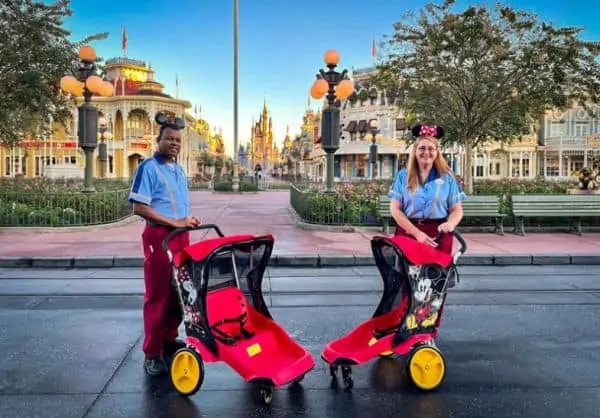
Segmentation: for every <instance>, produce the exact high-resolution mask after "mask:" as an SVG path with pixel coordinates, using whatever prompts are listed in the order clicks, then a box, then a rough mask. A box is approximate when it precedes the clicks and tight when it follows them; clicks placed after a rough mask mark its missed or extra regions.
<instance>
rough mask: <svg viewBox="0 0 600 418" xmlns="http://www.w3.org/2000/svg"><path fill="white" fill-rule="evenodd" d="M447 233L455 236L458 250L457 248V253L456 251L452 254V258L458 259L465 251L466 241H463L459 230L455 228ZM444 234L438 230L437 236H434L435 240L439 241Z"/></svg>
mask: <svg viewBox="0 0 600 418" xmlns="http://www.w3.org/2000/svg"><path fill="white" fill-rule="evenodd" d="M449 234H452V235H454V236H455V237H456V240H457V241H458V243H459V244H460V250H458V253H456V255H455V256H454V260H458V258H459V257H460V256H462V255H463V254H464V253H466V252H467V242H466V241H465V239H464V238H463V237H462V235H461V234H460V232H458V231H457V230H454V231H452V232H449ZM443 235H444V233H443V232H440V233H439V234H438V235H437V237H435V241H437V242H439V241H440V239H441V238H442V236H443Z"/></svg>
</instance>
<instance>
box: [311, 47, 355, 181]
mask: <svg viewBox="0 0 600 418" xmlns="http://www.w3.org/2000/svg"><path fill="white" fill-rule="evenodd" d="M324 59H325V65H326V66H327V68H328V71H324V70H323V69H320V70H319V73H318V74H317V80H316V81H315V82H314V83H313V85H312V87H311V89H310V95H311V97H312V98H313V99H317V100H320V99H322V98H323V97H325V99H326V101H327V102H326V106H325V107H324V109H323V112H322V117H321V137H322V141H321V146H322V148H323V150H324V151H325V152H326V153H327V188H326V191H328V192H333V191H334V190H335V188H334V184H333V183H334V181H333V179H334V171H333V165H334V158H333V154H334V153H335V152H336V151H337V150H338V149H339V147H340V104H341V101H342V100H345V99H347V98H348V97H349V96H350V95H351V94H352V93H354V83H353V82H352V81H351V80H350V79H349V78H348V71H347V70H343V71H342V72H341V73H340V72H338V71H336V70H335V68H336V67H337V65H338V64H339V62H340V54H338V52H337V51H334V50H329V51H327V52H326V53H325V56H324Z"/></svg>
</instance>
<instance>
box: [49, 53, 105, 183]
mask: <svg viewBox="0 0 600 418" xmlns="http://www.w3.org/2000/svg"><path fill="white" fill-rule="evenodd" d="M95 61H96V51H94V48H92V47H91V46H88V45H84V46H82V47H81V48H80V49H79V62H78V63H77V64H76V65H75V67H74V68H73V69H72V73H73V75H66V76H64V77H63V78H62V79H61V80H60V87H61V89H62V90H63V91H64V92H65V93H69V94H72V95H74V96H78V97H81V96H83V104H82V105H81V106H79V109H78V110H79V126H78V131H77V136H78V140H79V146H80V147H81V149H82V150H83V152H84V153H85V174H84V188H83V190H82V191H83V192H87V193H89V192H94V191H95V189H94V185H93V177H94V176H93V171H92V170H93V167H94V150H95V149H96V146H97V144H98V110H97V109H96V107H95V106H94V105H92V103H91V102H92V96H93V95H94V94H96V95H98V96H104V97H109V96H112V95H113V91H114V89H113V85H112V84H111V83H109V82H108V81H104V80H102V78H101V77H100V76H99V75H98V68H97V67H96V64H95Z"/></svg>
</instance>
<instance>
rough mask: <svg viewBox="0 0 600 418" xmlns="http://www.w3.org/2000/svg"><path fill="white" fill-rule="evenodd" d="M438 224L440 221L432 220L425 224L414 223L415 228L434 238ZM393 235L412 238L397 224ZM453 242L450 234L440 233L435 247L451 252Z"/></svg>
mask: <svg viewBox="0 0 600 418" xmlns="http://www.w3.org/2000/svg"><path fill="white" fill-rule="evenodd" d="M440 224H441V222H440V223H438V222H432V223H426V224H425V223H424V224H415V226H416V227H417V229H419V230H421V231H423V232H424V233H426V234H427V235H429V236H430V237H432V238H435V237H437V236H438V234H439V232H438V230H437V228H438V226H439V225H440ZM394 235H403V236H407V237H411V238H414V237H413V236H412V235H409V234H407V233H406V231H404V229H402V228H400V227H399V226H396V232H395V233H394ZM453 244H454V236H453V235H452V234H444V235H442V237H441V238H440V240H439V242H438V246H437V249H438V250H440V251H443V252H445V253H448V254H452V245H453Z"/></svg>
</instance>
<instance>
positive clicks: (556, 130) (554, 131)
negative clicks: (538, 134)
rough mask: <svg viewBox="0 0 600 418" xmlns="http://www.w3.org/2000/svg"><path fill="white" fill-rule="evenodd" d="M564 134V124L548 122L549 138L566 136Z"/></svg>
mask: <svg viewBox="0 0 600 418" xmlns="http://www.w3.org/2000/svg"><path fill="white" fill-rule="evenodd" d="M566 133H567V131H566V129H565V123H564V122H560V121H556V122H550V136H551V137H556V136H564V135H566Z"/></svg>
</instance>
